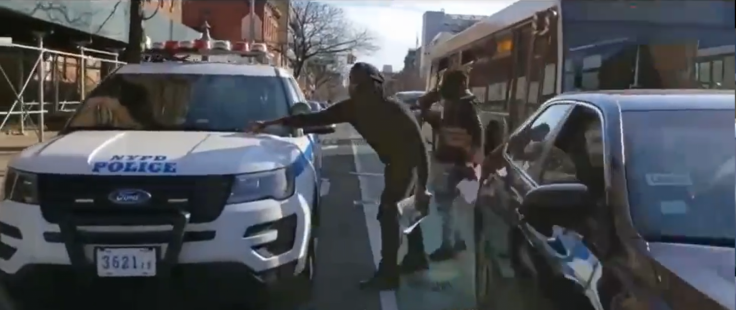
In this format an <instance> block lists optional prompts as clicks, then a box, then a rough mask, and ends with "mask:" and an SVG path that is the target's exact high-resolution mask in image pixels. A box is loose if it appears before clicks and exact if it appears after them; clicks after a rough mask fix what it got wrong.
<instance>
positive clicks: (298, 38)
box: [289, 0, 378, 77]
mask: <svg viewBox="0 0 736 310" xmlns="http://www.w3.org/2000/svg"><path fill="white" fill-rule="evenodd" d="M289 32H290V34H291V35H292V37H293V46H291V48H292V50H293V52H294V57H293V58H291V59H289V61H290V64H291V65H292V68H293V69H294V75H295V76H296V77H299V76H300V75H301V74H302V73H304V70H305V69H306V70H314V68H313V67H311V66H309V67H307V66H306V65H307V64H308V63H309V62H310V60H312V59H314V58H324V57H327V56H337V55H341V54H347V53H351V52H361V53H371V52H373V51H376V50H377V49H378V48H377V46H376V45H375V44H374V41H375V40H374V37H373V36H372V35H371V33H370V32H369V31H368V30H365V29H356V27H354V26H353V25H352V24H351V23H350V22H349V21H348V20H347V17H346V16H345V12H344V11H343V10H342V9H341V8H339V7H336V6H333V5H331V4H328V3H323V2H317V1H312V0H303V1H296V2H294V4H293V14H291V20H290V21H289Z"/></svg>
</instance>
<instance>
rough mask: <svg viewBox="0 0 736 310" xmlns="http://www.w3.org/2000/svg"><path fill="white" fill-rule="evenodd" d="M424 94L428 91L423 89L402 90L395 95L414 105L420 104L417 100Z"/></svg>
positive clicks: (398, 98)
mask: <svg viewBox="0 0 736 310" xmlns="http://www.w3.org/2000/svg"><path fill="white" fill-rule="evenodd" d="M424 94H426V92H425V91H423V90H412V91H400V92H397V93H396V94H394V97H395V98H396V99H397V100H399V101H401V102H403V103H406V104H407V105H409V106H410V107H414V106H417V105H418V102H417V100H418V99H419V97H421V96H424Z"/></svg>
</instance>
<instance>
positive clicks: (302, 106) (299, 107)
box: [289, 102, 312, 115]
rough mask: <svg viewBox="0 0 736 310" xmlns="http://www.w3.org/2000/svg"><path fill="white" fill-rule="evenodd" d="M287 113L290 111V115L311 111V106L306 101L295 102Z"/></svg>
mask: <svg viewBox="0 0 736 310" xmlns="http://www.w3.org/2000/svg"><path fill="white" fill-rule="evenodd" d="M289 113H291V115H297V114H308V113H312V107H310V106H309V104H308V103H306V102H297V103H295V104H294V105H293V106H291V109H290V110H289Z"/></svg>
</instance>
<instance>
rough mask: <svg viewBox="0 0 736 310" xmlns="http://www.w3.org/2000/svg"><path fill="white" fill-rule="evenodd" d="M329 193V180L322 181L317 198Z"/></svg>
mask: <svg viewBox="0 0 736 310" xmlns="http://www.w3.org/2000/svg"><path fill="white" fill-rule="evenodd" d="M329 192H330V180H329V179H322V183H321V184H320V186H319V196H320V197H325V196H327V194H328V193H329Z"/></svg>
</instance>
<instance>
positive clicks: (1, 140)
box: [0, 132, 57, 180]
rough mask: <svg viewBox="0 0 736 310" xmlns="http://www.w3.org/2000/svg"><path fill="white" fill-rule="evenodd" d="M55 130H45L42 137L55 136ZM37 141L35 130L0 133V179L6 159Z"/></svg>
mask: <svg viewBox="0 0 736 310" xmlns="http://www.w3.org/2000/svg"><path fill="white" fill-rule="evenodd" d="M56 134H57V133H56V132H46V134H45V135H44V137H45V138H46V139H51V138H53V137H55V136H56ZM36 143H38V136H37V135H36V133H35V132H28V133H27V134H26V135H8V134H4V133H0V180H2V178H3V177H5V171H6V167H7V166H8V161H10V159H11V158H13V156H14V155H15V154H17V153H18V152H20V151H22V150H24V149H25V148H27V147H29V146H31V145H34V144H36Z"/></svg>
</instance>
